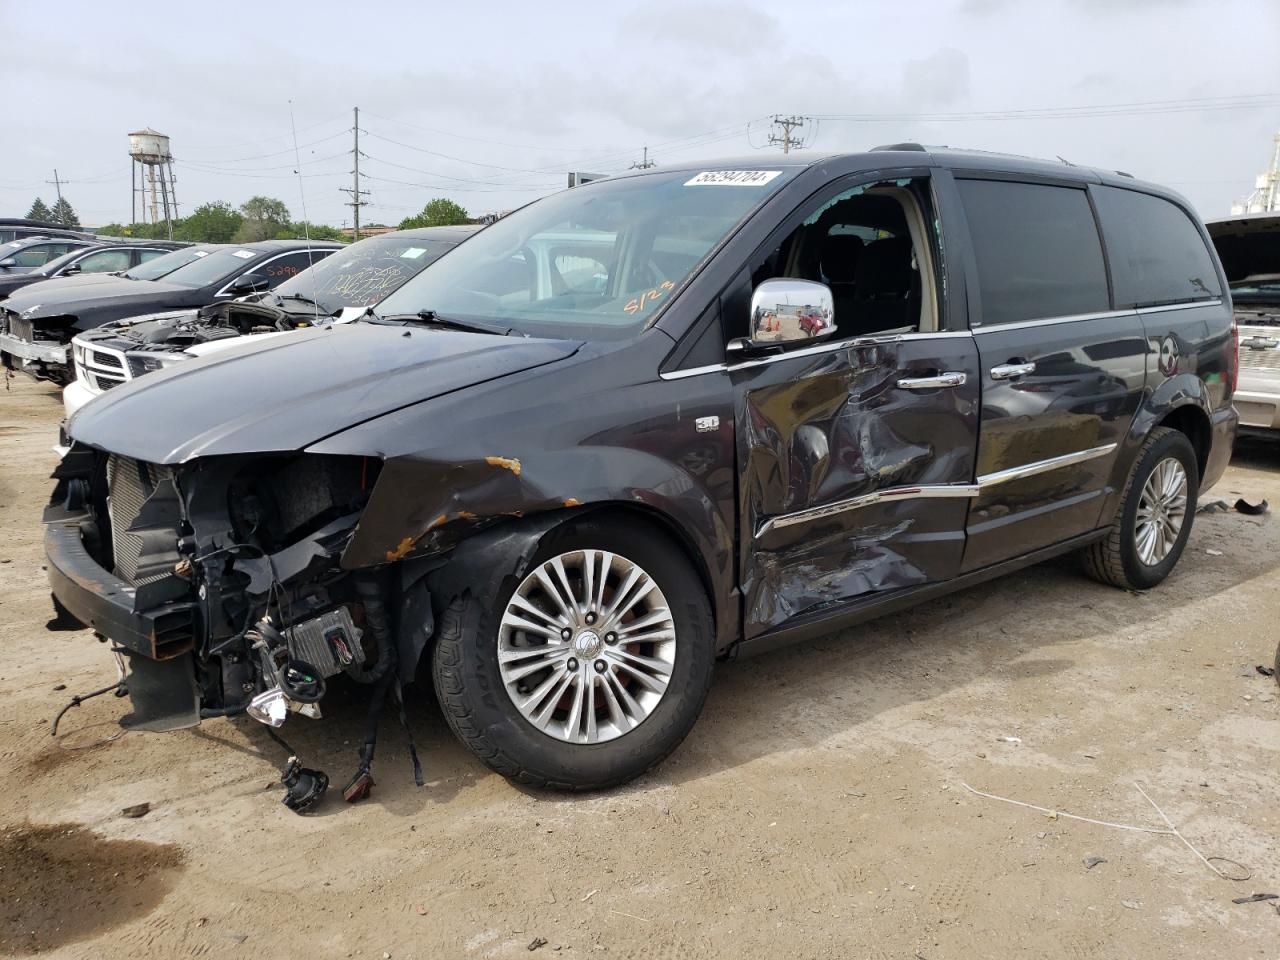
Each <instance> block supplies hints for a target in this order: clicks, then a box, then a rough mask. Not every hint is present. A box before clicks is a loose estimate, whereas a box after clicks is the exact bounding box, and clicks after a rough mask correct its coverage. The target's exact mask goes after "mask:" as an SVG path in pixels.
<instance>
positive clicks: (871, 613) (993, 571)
mask: <svg viewBox="0 0 1280 960" xmlns="http://www.w3.org/2000/svg"><path fill="white" fill-rule="evenodd" d="M1108 530H1110V525H1108V526H1106V527H1102V528H1100V529H1098V530H1092V531H1090V532H1089V533H1085V534H1082V535H1080V536H1078V537H1072V538H1071V539H1070V540H1063V541H1062V542H1061V543H1055V544H1053V545H1052V546H1048V547H1042V548H1041V549H1039V550H1036V551H1035V552H1033V553H1028V554H1024V555H1023V556H1020V557H1013V558H1011V559H1009V560H1002V561H1001V562H1000V563H994V564H992V565H991V566H989V567H982V568H981V569H979V570H971V571H969V572H968V573H965V574H961V575H960V576H958V577H955V578H954V579H951V580H944V581H942V582H940V583H926V584H923V585H921V586H918V587H906V588H904V589H902V590H894V591H893V592H891V593H884V594H875V595H873V596H871V597H867V598H865V599H861V600H855V601H852V602H850V603H847V604H842V605H840V606H838V607H834V608H829V609H826V610H823V611H820V612H818V613H812V614H807V615H803V616H800V617H797V618H796V619H795V620H793V621H792V622H791V623H788V624H786V625H785V626H781V627H775V628H774V629H772V630H769V631H768V632H766V633H762V634H760V636H758V637H752V638H751V639H750V640H743V641H741V642H740V643H738V644H737V646H735V647H734V648H733V649H732V651H731V652H730V656H731V657H752V656H755V655H757V654H761V653H768V652H769V651H771V650H777V649H779V648H780V647H789V646H791V645H792V644H793V643H803V642H804V641H806V640H812V639H814V638H815V637H819V636H822V635H823V634H827V633H831V632H832V631H835V630H840V629H842V628H844V627H851V626H853V625H855V624H859V623H865V622H866V621H868V620H874V619H875V618H876V617H882V616H884V615H885V614H889V613H897V612H898V611H899V610H905V609H906V608H908V607H914V606H915V605H917V604H920V603H924V602H925V601H926V600H932V599H934V598H935V597H941V596H945V595H946V594H948V593H953V592H955V591H957V590H963V589H965V588H966V587H972V586H975V585H977V584H979V583H985V582H986V581H988V580H994V579H996V578H997V577H1002V576H1004V575H1005V574H1007V573H1013V572H1014V571H1016V570H1021V569H1023V568H1024V567H1030V566H1034V565H1035V564H1037V563H1041V562H1043V561H1045V560H1051V559H1053V558H1054V557H1058V556H1061V555H1062V554H1064V553H1071V552H1072V551H1073V550H1079V549H1080V548H1081V547H1087V546H1088V545H1089V544H1091V543H1094V542H1096V541H1098V540H1101V539H1103V538H1104V537H1106V535H1107V532H1108Z"/></svg>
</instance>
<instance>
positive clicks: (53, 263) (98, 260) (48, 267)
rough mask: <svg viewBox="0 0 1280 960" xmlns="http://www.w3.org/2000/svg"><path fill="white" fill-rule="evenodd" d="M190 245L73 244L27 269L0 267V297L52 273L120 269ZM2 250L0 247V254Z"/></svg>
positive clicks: (159, 242)
mask: <svg viewBox="0 0 1280 960" xmlns="http://www.w3.org/2000/svg"><path fill="white" fill-rule="evenodd" d="M186 246H190V244H186V243H175V242H172V241H168V240H154V241H146V242H129V241H125V242H120V241H112V242H109V243H92V244H83V245H80V244H77V245H76V246H75V247H73V248H72V249H71V250H70V251H68V252H67V253H64V254H62V256H58V257H54V258H53V259H51V260H47V261H45V263H44V264H43V265H42V266H38V267H35V268H34V269H32V270H31V271H30V272H27V273H9V272H4V271H0V300H3V299H4V298H5V297H8V296H10V295H11V294H12V293H13V292H14V291H15V290H20V289H22V288H23V287H26V286H30V285H31V284H33V283H38V282H39V281H41V280H50V279H52V278H54V277H73V276H77V275H81V274H83V275H88V274H93V273H124V272H125V271H126V270H130V269H132V268H133V267H136V266H138V265H140V264H143V263H147V262H148V261H150V260H154V259H155V258H156V257H159V256H163V255H164V254H166V253H169V252H171V251H173V250H179V249H181V248H183V247H186ZM2 253H3V250H2V249H0V254H2Z"/></svg>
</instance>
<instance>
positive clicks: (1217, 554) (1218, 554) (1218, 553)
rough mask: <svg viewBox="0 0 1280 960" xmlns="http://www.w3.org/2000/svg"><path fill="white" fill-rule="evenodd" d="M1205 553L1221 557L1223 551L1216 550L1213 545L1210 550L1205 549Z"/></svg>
mask: <svg viewBox="0 0 1280 960" xmlns="http://www.w3.org/2000/svg"><path fill="white" fill-rule="evenodd" d="M1205 553H1207V554H1208V555H1209V556H1211V557H1220V556H1222V551H1221V550H1214V549H1213V548H1212V547H1210V548H1209V549H1208V550H1206V551H1205Z"/></svg>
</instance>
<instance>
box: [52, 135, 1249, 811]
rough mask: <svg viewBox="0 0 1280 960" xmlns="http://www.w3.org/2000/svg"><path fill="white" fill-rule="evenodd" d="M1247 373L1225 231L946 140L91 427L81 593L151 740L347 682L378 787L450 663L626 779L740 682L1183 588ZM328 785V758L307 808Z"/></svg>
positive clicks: (437, 304) (630, 202) (73, 564)
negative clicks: (1075, 586)
mask: <svg viewBox="0 0 1280 960" xmlns="http://www.w3.org/2000/svg"><path fill="white" fill-rule="evenodd" d="M1236 363H1237V360H1236V341H1235V336H1234V332H1233V328H1232V314H1231V306H1230V302H1229V297H1228V294H1227V291H1226V286H1225V280H1224V278H1223V276H1222V273H1221V270H1220V268H1219V265H1218V262H1217V260H1216V258H1215V256H1214V254H1213V251H1212V248H1211V246H1210V244H1209V241H1208V238H1207V236H1206V235H1205V231H1204V229H1203V227H1202V226H1201V225H1200V224H1199V222H1198V220H1197V219H1196V218H1195V217H1194V216H1193V214H1192V213H1191V211H1190V209H1189V208H1188V206H1187V204H1186V202H1185V201H1183V200H1182V199H1181V198H1179V197H1178V196H1177V195H1176V194H1173V193H1171V192H1169V191H1167V190H1164V189H1162V188H1159V187H1156V186H1153V185H1150V184H1145V183H1140V182H1138V181H1136V180H1134V179H1133V178H1131V177H1129V176H1127V175H1122V174H1117V173H1111V172H1105V171H1096V170H1089V169H1086V168H1082V167H1078V166H1072V165H1065V164H1057V163H1040V162H1034V161H1028V160H1023V159H1018V158H1012V157H1004V156H999V155H993V154H976V153H964V152H959V151H950V150H934V149H928V150H926V149H925V148H922V147H919V146H917V145H914V144H899V145H896V146H894V147H890V148H883V149H878V150H873V151H870V152H866V153H860V154H854V155H847V156H824V157H818V158H814V157H805V156H802V155H789V156H786V157H783V158H780V159H779V158H770V162H768V163H762V161H761V158H759V157H754V158H751V159H750V160H749V161H745V162H734V161H729V162H722V163H717V164H706V165H701V166H697V167H689V168H687V169H670V168H662V169H653V170H645V171H641V172H637V173H634V174H629V175H625V176H620V177H617V178H614V179H608V180H601V181H597V182H594V183H590V184H587V185H585V186H582V187H578V188H575V189H573V190H569V191H566V192H563V193H560V194H556V195H553V196H550V197H547V198H545V199H543V200H540V201H538V202H535V203H533V204H530V205H529V206H527V207H524V208H522V209H520V210H518V211H516V212H514V213H512V214H511V215H509V216H507V217H505V218H503V219H502V220H499V221H498V222H497V223H495V224H493V225H492V226H490V227H488V228H486V229H485V230H483V231H481V232H480V233H478V234H476V235H475V236H474V237H472V238H471V239H469V240H468V241H467V242H466V243H464V244H461V245H459V246H458V247H456V248H455V249H454V250H452V251H450V252H449V253H447V254H446V255H445V256H443V257H441V258H440V259H439V260H438V261H437V262H436V263H434V264H432V265H431V266H430V267H429V268H427V269H426V270H425V271H423V272H422V273H421V274H419V275H418V276H417V277H415V278H414V279H412V280H410V281H409V282H408V283H406V284H405V285H404V286H402V287H400V288H399V289H398V290H397V291H396V292H394V293H393V294H391V295H390V296H388V297H387V298H386V299H385V300H383V301H381V302H380V303H379V304H378V306H377V307H376V308H375V309H374V310H373V311H372V312H371V313H370V314H369V315H368V316H367V317H366V318H364V319H363V320H361V321H359V322H356V323H351V324H345V325H330V326H327V327H323V328H317V329H313V330H304V331H298V332H295V333H293V334H290V336H288V337H281V338H277V339H274V340H272V339H268V340H265V341H259V342H256V343H255V342H250V343H246V344H244V345H242V346H238V347H236V348H234V349H232V350H228V351H226V352H223V353H220V354H218V355H215V356H209V357H202V358H199V359H194V360H190V361H188V362H185V363H183V364H180V365H177V366H176V367H172V368H169V369H166V370H161V371H159V372H157V373H154V374H151V375H149V376H147V377H145V378H143V379H141V380H138V381H135V382H132V383H128V384H125V385H122V386H120V387H118V388H116V389H113V390H111V391H110V392H109V393H107V394H105V395H103V396H102V397H101V398H99V399H98V400H95V401H94V402H93V403H92V404H89V405H87V406H86V407H84V408H83V409H82V410H81V411H80V412H79V413H78V414H76V416H74V417H73V418H72V419H71V420H70V421H69V423H68V426H67V430H68V433H69V435H70V437H71V439H72V441H73V445H72V448H71V450H70V452H69V453H68V455H67V456H66V458H65V459H64V460H63V461H62V462H61V464H60V465H59V467H58V468H57V471H56V473H55V478H56V489H55V491H54V493H53V496H52V501H51V503H50V506H49V507H48V510H47V513H46V520H47V528H46V550H47V555H48V560H49V564H48V568H49V575H50V579H51V582H52V586H53V590H54V593H55V595H56V598H57V599H58V601H59V602H60V603H61V604H62V605H63V606H64V607H65V609H66V610H67V611H69V612H70V614H72V615H73V616H74V617H75V618H78V619H79V620H80V621H81V622H82V623H84V624H87V625H89V626H90V627H91V628H92V629H93V630H95V631H96V632H97V633H99V634H101V635H102V636H104V637H105V638H106V639H107V640H109V641H110V644H111V648H112V649H113V650H116V651H118V652H119V653H120V654H121V655H123V657H124V658H125V659H126V660H127V661H128V675H127V677H126V679H125V680H124V683H125V685H126V686H127V690H128V694H129V696H130V698H131V699H132V714H131V715H130V716H129V717H127V718H126V720H125V722H126V723H127V724H129V725H132V726H134V727H140V728H143V729H150V730H164V729H173V728H178V727H185V726H190V725H194V724H196V723H199V722H200V721H201V719H202V718H206V717H222V716H228V715H234V714H240V713H246V712H247V713H248V714H249V715H250V716H252V717H254V718H256V719H258V720H261V721H263V722H264V723H266V724H268V725H269V727H270V728H276V727H279V726H280V725H281V724H284V723H285V722H287V721H288V719H289V718H292V717H296V716H303V717H309V716H316V715H317V714H318V712H319V709H320V704H321V702H322V701H323V698H324V695H325V692H326V688H327V685H330V684H331V683H332V681H333V678H335V677H337V676H339V675H345V676H347V677H350V678H353V679H355V680H356V681H359V682H363V683H366V684H368V685H369V686H370V687H371V690H372V696H371V699H370V703H371V706H370V711H371V723H370V728H369V729H370V733H369V734H368V736H367V737H366V739H365V741H364V743H363V745H362V746H361V748H360V756H359V758H358V760H357V762H356V767H357V769H356V773H355V775H354V776H353V777H352V779H351V781H350V782H349V783H348V784H347V789H346V791H345V795H346V796H347V797H348V799H355V798H358V797H361V796H364V795H365V794H366V793H367V792H368V787H369V785H370V784H371V782H372V781H371V779H370V776H369V771H370V764H371V762H372V757H373V743H374V738H373V732H372V731H374V730H375V729H376V718H377V711H378V710H380V709H381V706H382V704H383V703H384V702H386V701H388V700H390V702H393V703H394V702H396V700H397V698H398V697H397V695H398V692H399V690H400V688H401V686H402V685H405V684H408V683H409V682H410V681H412V680H413V679H414V678H415V676H419V675H422V676H430V678H431V682H432V683H433V684H434V688H435V692H436V695H437V697H438V699H439V702H440V704H441V707H442V709H443V712H444V715H445V717H446V718H447V720H448V723H449V724H450V726H451V727H452V729H453V730H454V732H455V733H456V734H457V735H458V737H459V738H460V739H461V740H462V741H463V742H464V743H465V744H466V745H467V746H468V747H469V748H470V749H471V750H472V751H474V753H475V754H476V756H477V757H478V758H480V759H481V760H482V761H483V762H484V763H486V764H488V765H489V766H490V767H492V768H493V769H495V770H497V771H499V772H500V773H502V774H504V775H506V776H508V777H511V778H513V779H515V780H518V781H520V782H523V783H529V784H538V785H546V786H553V787H559V788H566V789H586V788H601V787H607V786H610V785H614V784H619V783H622V782H624V781H626V780H628V779H630V778H632V777H635V776H637V775H638V774H640V773H642V772H644V771H645V770H647V769H649V768H651V767H652V766H654V765H655V764H657V763H659V762H660V761H661V760H662V759H663V758H664V757H666V756H667V755H668V754H669V753H671V751H672V750H674V749H675V748H676V746H677V745H678V744H679V743H680V741H681V740H682V739H683V737H684V736H685V735H686V734H687V733H688V732H689V730H690V729H691V727H692V726H693V724H694V721H695V719H696V718H697V716H698V713H699V711H700V710H701V708H702V705H703V701H704V699H705V697H706V695H707V691H708V687H709V685H710V682H711V675H712V667H713V664H714V662H715V661H716V660H717V659H718V658H723V657H727V656H731V655H734V654H737V653H744V654H745V653H752V652H759V651H763V650H769V649H773V648H775V647H777V646H779V645H781V644H784V643H788V642H791V641H795V640H799V639H803V638H805V637H812V636H815V635H820V634H826V633H830V632H831V631H833V630H836V629H837V628H840V627H844V626H848V625H849V624H853V623H857V622H859V621H861V620H865V619H867V618H870V617H873V616H876V615H879V614H883V613H886V612H889V611H893V610H897V609H901V608H903V607H905V606H907V605H909V604H912V603H916V602H919V601H921V600H924V599H927V598H930V597H934V596H937V595H939V594H940V593H943V592H945V591H949V590H953V589H956V588H959V587H962V586H966V585H969V584H974V583H977V582H979V581H983V580H987V579H990V578H993V577H997V576H1001V575H1003V574H1005V573H1008V572H1010V571H1013V570H1016V569H1018V568H1020V567H1023V566H1025V565H1028V564H1031V563H1035V562H1038V561H1040V560H1044V559H1046V558H1048V557H1053V556H1056V555H1059V554H1063V553H1067V552H1072V551H1074V552H1078V553H1080V554H1081V555H1082V557H1083V560H1084V566H1085V569H1086V570H1087V571H1088V572H1089V573H1090V574H1092V575H1093V576H1094V577H1096V578H1098V579H1100V580H1102V581H1105V582H1107V583H1110V584H1114V585H1116V586H1120V587H1124V588H1128V589H1146V588H1150V587H1153V586H1155V585H1156V584H1158V583H1160V582H1161V581H1162V580H1163V579H1164V578H1165V577H1167V576H1168V575H1169V573H1170V572H1171V570H1172V569H1173V567H1174V565H1175V564H1176V563H1177V562H1178V559H1179V557H1180V555H1181V554H1182V552H1183V548H1184V547H1185V545H1186V543H1187V538H1188V536H1189V535H1190V532H1191V528H1192V522H1193V520H1194V517H1195V507H1196V498H1197V495H1198V494H1199V493H1200V492H1201V491H1202V490H1204V489H1206V488H1208V487H1209V486H1210V485H1212V484H1213V483H1214V482H1215V481H1216V480H1217V479H1218V478H1219V477H1220V476H1221V474H1222V472H1223V470H1224V468H1225V466H1226V464H1227V460H1228V458H1229V456H1230V452H1231V445H1232V442H1233V438H1234V435H1235V428H1236V417H1235V413H1234V412H1233V410H1232V407H1231V396H1232V391H1233V389H1234V386H1235V378H1236ZM212 397H217V398H218V400H217V402H216V403H212V402H210V398H212ZM140 423H145V424H146V427H145V429H139V428H138V426H137V425H138V424H140ZM849 636H853V635H852V634H849ZM420 668H421V669H420ZM295 722H296V721H295ZM276 735H277V736H278V734H276ZM321 777H322V775H320V774H318V773H316V772H315V771H306V770H302V769H300V768H299V766H298V762H297V760H296V758H295V759H294V760H292V761H291V765H290V767H289V769H288V770H287V771H286V776H285V781H286V784H287V785H289V793H288V794H287V795H286V802H289V803H290V805H291V806H294V807H296V808H304V809H305V808H309V807H310V805H312V804H313V803H314V802H315V801H316V800H317V799H318V796H319V794H320V793H321V792H322V791H323V785H324V783H327V780H326V781H324V783H322V782H321Z"/></svg>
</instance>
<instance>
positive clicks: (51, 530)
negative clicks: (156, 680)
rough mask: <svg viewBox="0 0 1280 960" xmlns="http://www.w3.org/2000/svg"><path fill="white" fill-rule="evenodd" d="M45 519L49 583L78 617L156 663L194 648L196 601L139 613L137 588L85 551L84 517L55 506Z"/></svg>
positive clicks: (62, 602) (162, 605)
mask: <svg viewBox="0 0 1280 960" xmlns="http://www.w3.org/2000/svg"><path fill="white" fill-rule="evenodd" d="M44 519H45V532H44V551H45V557H46V559H47V560H48V567H49V585H50V587H52V589H53V594H54V596H55V597H57V598H58V601H59V602H60V603H61V604H62V605H63V606H64V607H66V608H67V610H68V611H69V612H70V613H71V615H72V616H74V617H75V618H76V619H77V620H79V621H80V622H81V623H83V624H85V625H86V626H88V627H92V628H93V629H94V630H96V631H97V632H98V633H101V634H102V635H103V636H105V637H107V638H108V639H109V640H111V641H112V642H113V643H115V644H117V645H119V646H121V647H123V648H124V649H125V650H127V651H128V652H130V653H136V654H141V655H142V656H144V657H147V658H148V659H151V660H173V659H176V658H178V657H181V656H183V655H184V654H186V653H188V652H189V651H190V650H192V649H193V648H194V646H195V634H196V622H197V621H196V605H195V603H194V602H187V601H179V602H168V603H163V604H160V605H158V606H156V607H153V608H151V609H147V610H139V609H138V608H137V606H138V591H137V589H136V588H135V587H133V586H131V585H130V584H128V583H126V582H125V581H123V580H121V579H119V578H118V577H117V576H115V574H113V573H110V572H108V571H107V570H104V569H103V568H102V567H101V566H99V565H98V563H97V561H95V560H94V559H93V557H91V556H90V555H89V551H88V550H87V549H85V545H84V542H83V540H82V539H81V536H80V524H81V522H82V521H83V520H84V519H85V517H84V516H83V515H71V514H68V513H67V512H66V511H64V510H62V509H61V508H59V507H49V508H48V509H47V510H46V511H45V517H44Z"/></svg>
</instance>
